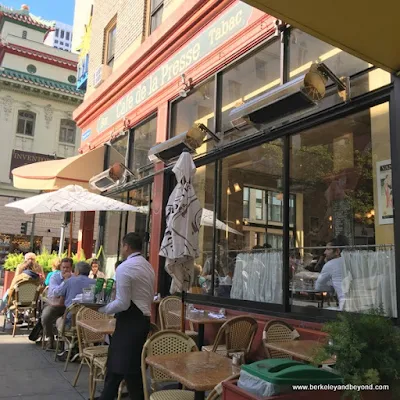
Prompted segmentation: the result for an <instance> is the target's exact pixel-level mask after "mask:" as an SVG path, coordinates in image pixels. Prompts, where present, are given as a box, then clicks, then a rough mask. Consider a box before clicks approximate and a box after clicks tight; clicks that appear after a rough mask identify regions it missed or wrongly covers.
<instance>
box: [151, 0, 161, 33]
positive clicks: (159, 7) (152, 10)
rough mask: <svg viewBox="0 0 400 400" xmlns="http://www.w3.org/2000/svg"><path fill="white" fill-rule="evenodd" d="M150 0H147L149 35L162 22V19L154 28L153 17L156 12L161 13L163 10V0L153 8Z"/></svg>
mask: <svg viewBox="0 0 400 400" xmlns="http://www.w3.org/2000/svg"><path fill="white" fill-rule="evenodd" d="M151 3H152V0H149V10H150V12H149V35H151V34H152V33H153V32H154V31H155V30H156V29H157V28H158V27H159V26H160V25H161V24H162V20H161V23H160V25H157V26H156V27H155V28H154V29H152V28H153V24H152V22H153V18H154V17H155V15H156V14H158V13H159V12H160V11H161V13H163V12H164V0H161V1H160V3H159V4H158V5H157V6H156V7H155V8H154V9H152V4H151ZM161 18H162V15H161Z"/></svg>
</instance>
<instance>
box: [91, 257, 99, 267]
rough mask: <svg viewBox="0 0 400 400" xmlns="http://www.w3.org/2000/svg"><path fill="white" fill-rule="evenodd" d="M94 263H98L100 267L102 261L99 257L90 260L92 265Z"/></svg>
mask: <svg viewBox="0 0 400 400" xmlns="http://www.w3.org/2000/svg"><path fill="white" fill-rule="evenodd" d="M93 264H97V265H98V266H99V267H100V262H99V260H98V259H97V258H93V259H92V261H90V266H92V265H93Z"/></svg>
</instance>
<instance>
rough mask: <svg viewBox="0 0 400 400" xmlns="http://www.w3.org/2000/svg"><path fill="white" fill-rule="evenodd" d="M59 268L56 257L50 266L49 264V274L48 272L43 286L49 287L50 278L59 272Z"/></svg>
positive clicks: (59, 263)
mask: <svg viewBox="0 0 400 400" xmlns="http://www.w3.org/2000/svg"><path fill="white" fill-rule="evenodd" d="M60 266H61V260H60V259H59V258H58V257H57V258H55V259H54V260H53V262H52V264H51V272H49V273H48V274H47V276H46V280H45V281H44V286H49V284H50V278H51V277H52V275H53V274H54V273H55V272H56V271H59V270H60Z"/></svg>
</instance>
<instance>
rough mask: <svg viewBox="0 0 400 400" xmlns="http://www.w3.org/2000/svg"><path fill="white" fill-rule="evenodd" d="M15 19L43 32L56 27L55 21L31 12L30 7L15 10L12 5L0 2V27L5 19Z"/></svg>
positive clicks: (16, 21)
mask: <svg viewBox="0 0 400 400" xmlns="http://www.w3.org/2000/svg"><path fill="white" fill-rule="evenodd" d="M7 19H8V20H11V21H15V23H19V24H23V25H28V26H30V27H32V28H34V29H38V30H40V31H43V32H47V31H49V30H52V29H54V26H55V22H54V21H46V20H44V19H42V18H40V17H36V16H35V15H33V14H31V13H30V12H29V8H24V9H21V10H15V9H13V8H11V7H7V6H4V5H1V4H0V27H1V25H2V24H3V22H4V20H7Z"/></svg>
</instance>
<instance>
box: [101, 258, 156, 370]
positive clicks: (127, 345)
mask: <svg viewBox="0 0 400 400" xmlns="http://www.w3.org/2000/svg"><path fill="white" fill-rule="evenodd" d="M134 257H135V256H134ZM115 318H116V324H115V331H114V334H113V335H112V339H111V343H110V346H109V349H108V360H107V369H108V371H109V372H111V373H114V374H123V375H126V374H138V373H141V368H140V367H141V357H142V349H143V345H144V344H145V343H146V340H147V335H148V334H149V330H150V317H146V316H144V315H143V313H142V311H141V310H140V309H139V308H138V307H137V306H136V305H135V304H134V303H133V302H132V301H131V305H130V307H129V308H128V309H127V310H125V311H122V312H120V313H117V314H115Z"/></svg>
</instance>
